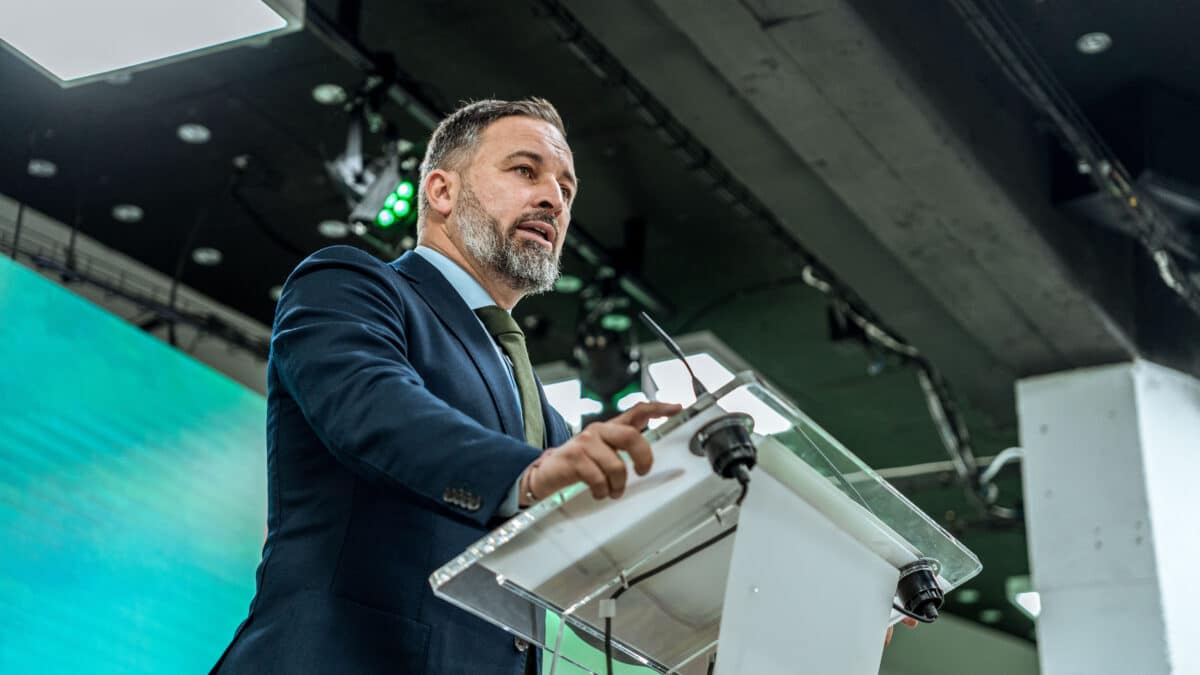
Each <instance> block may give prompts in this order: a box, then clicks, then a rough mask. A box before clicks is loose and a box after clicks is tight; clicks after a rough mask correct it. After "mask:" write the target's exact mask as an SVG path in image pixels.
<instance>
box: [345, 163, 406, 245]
mask: <svg viewBox="0 0 1200 675" xmlns="http://www.w3.org/2000/svg"><path fill="white" fill-rule="evenodd" d="M416 199H417V188H416V184H415V183H413V181H412V179H410V178H409V177H408V176H405V175H402V174H401V171H400V166H399V162H398V161H397V158H396V157H391V158H389V159H388V160H387V163H386V164H385V165H384V167H383V169H382V170H381V171H380V172H379V174H378V175H377V176H376V178H375V182H373V183H372V184H371V186H370V187H368V188H367V191H366V193H365V194H363V197H362V199H361V200H359V202H358V205H357V206H355V207H354V210H353V211H352V212H351V213H350V222H351V223H362V224H365V225H374V226H375V227H377V228H380V229H384V230H390V229H397V228H395V226H397V225H399V226H401V227H404V226H407V225H411V224H412V223H414V222H416V219H417V204H416Z"/></svg>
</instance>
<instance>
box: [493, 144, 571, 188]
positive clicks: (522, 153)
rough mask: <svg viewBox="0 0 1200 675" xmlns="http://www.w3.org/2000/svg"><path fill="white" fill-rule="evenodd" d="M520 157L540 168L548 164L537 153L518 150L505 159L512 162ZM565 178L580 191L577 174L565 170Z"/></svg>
mask: <svg viewBox="0 0 1200 675" xmlns="http://www.w3.org/2000/svg"><path fill="white" fill-rule="evenodd" d="M518 157H524V158H525V159H528V160H529V161H531V162H533V163H534V164H537V165H538V166H541V165H542V164H545V163H546V159H545V158H544V157H542V156H541V155H539V154H538V153H536V152H533V151H532V150H517V151H516V152H510V153H508V156H506V157H505V158H504V161H505V162H511V161H512V160H514V159H516V158H518ZM563 178H564V179H566V180H567V181H568V182H570V183H571V186H572V187H574V188H575V189H576V190H578V189H579V179H577V178H576V177H575V174H573V173H571V170H570V169H565V170H564V171H563Z"/></svg>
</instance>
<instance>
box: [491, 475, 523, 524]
mask: <svg viewBox="0 0 1200 675" xmlns="http://www.w3.org/2000/svg"><path fill="white" fill-rule="evenodd" d="M523 475H525V474H524V472H522V473H521V476H523ZM521 476H517V480H515V481H514V482H513V484H512V487H511V488H509V489H508V494H507V495H505V496H504V501H502V502H500V507H499V508H497V509H496V513H497V515H499V516H500V517H501V518H511V517H513V516H515V515H517V512H518V511H520V510H521Z"/></svg>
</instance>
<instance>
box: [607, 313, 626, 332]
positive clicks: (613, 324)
mask: <svg viewBox="0 0 1200 675" xmlns="http://www.w3.org/2000/svg"><path fill="white" fill-rule="evenodd" d="M632 325H633V319H630V318H629V316H628V315H627V314H605V315H604V316H602V317H600V327H601V328H603V329H604V330H611V331H613V332H615V333H623V332H625V331H627V330H629V328H630V326H632Z"/></svg>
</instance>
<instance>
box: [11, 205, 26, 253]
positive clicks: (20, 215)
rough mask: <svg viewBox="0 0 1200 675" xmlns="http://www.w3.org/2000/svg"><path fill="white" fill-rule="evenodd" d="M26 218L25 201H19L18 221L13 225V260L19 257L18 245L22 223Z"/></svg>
mask: <svg viewBox="0 0 1200 675" xmlns="http://www.w3.org/2000/svg"><path fill="white" fill-rule="evenodd" d="M24 220H25V202H17V222H16V223H15V224H14V225H13V241H12V252H11V253H10V255H11V256H12V259H13V260H16V259H17V246H18V245H20V243H21V223H22V222H24Z"/></svg>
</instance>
